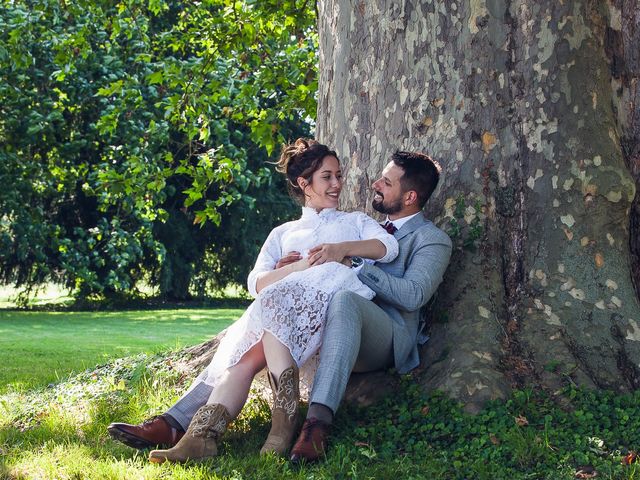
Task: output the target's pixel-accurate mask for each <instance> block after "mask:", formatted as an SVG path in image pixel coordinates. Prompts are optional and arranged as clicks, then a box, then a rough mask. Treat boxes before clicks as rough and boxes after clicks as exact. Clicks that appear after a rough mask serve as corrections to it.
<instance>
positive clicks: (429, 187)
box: [391, 151, 442, 208]
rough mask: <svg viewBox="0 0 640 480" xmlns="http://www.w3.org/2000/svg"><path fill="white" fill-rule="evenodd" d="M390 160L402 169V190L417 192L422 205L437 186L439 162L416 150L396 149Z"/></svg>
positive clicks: (419, 202)
mask: <svg viewBox="0 0 640 480" xmlns="http://www.w3.org/2000/svg"><path fill="white" fill-rule="evenodd" d="M391 160H392V161H393V163H395V164H396V165H397V166H399V167H400V168H402V170H403V171H404V174H403V175H402V177H401V178H400V186H401V187H402V190H403V191H404V192H406V191H409V190H414V191H415V192H416V193H417V194H418V204H419V205H420V208H422V207H424V204H425V203H427V200H429V197H431V194H432V193H433V191H434V190H435V189H436V187H437V186H438V181H439V180H440V172H441V171H442V168H441V167H440V164H439V163H438V162H436V161H435V160H434V159H432V158H431V157H430V156H429V155H425V154H424V153H418V152H402V151H397V152H396V153H394V154H393V155H392V156H391Z"/></svg>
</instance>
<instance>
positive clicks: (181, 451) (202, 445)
mask: <svg viewBox="0 0 640 480" xmlns="http://www.w3.org/2000/svg"><path fill="white" fill-rule="evenodd" d="M231 420H232V418H231V416H230V415H229V412H227V409H226V408H225V407H224V405H221V404H219V403H214V404H213V405H205V406H204V407H200V409H199V410H198V411H197V412H196V414H195V415H194V416H193V420H191V423H190V424H189V428H188V429H187V432H186V433H185V434H184V437H182V438H181V439H180V441H179V442H178V443H177V444H176V446H175V447H173V448H170V449H168V450H153V451H151V453H149V461H151V462H153V463H163V462H165V461H169V462H180V463H182V462H186V461H187V460H194V461H200V460H207V459H209V458H211V457H215V456H216V455H217V454H218V442H219V441H220V437H221V436H222V434H223V433H224V432H225V431H226V430H227V425H229V422H230V421H231Z"/></svg>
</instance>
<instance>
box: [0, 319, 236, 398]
mask: <svg viewBox="0 0 640 480" xmlns="http://www.w3.org/2000/svg"><path fill="white" fill-rule="evenodd" d="M241 314H242V309H197V310H146V311H125V312H23V311H7V310H5V311H0V362H1V365H2V368H0V393H1V392H3V391H7V390H8V389H17V390H24V389H28V388H32V387H36V386H43V385H47V384H48V383H53V382H57V381H59V380H60V379H63V378H66V377H67V376H68V375H69V374H70V373H72V372H78V371H81V370H84V369H86V368H89V367H92V366H94V365H97V364H100V363H104V362H106V361H108V360H110V359H114V358H118V357H124V356H128V355H132V354H136V353H142V352H144V353H154V352H159V351H164V350H169V349H177V348H180V347H183V346H186V345H192V344H196V343H200V342H202V341H205V340H207V339H209V338H211V337H212V336H214V335H215V334H217V333H218V332H220V331H221V330H222V329H224V328H225V327H227V326H228V325H229V324H230V323H231V322H232V321H233V320H235V319H236V318H238V317H239V316H240V315H241Z"/></svg>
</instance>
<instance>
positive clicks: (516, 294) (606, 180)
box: [316, 0, 640, 409]
mask: <svg viewBox="0 0 640 480" xmlns="http://www.w3.org/2000/svg"><path fill="white" fill-rule="evenodd" d="M318 8H319V32H320V87H319V88H320V91H319V98H318V100H319V106H318V127H317V135H316V136H317V138H319V139H320V140H321V141H323V142H324V143H327V144H329V145H331V146H334V147H335V148H337V150H338V152H339V153H340V154H341V155H342V157H343V163H344V167H345V169H346V178H347V183H346V189H345V191H344V193H343V200H344V204H345V205H344V206H346V207H352V208H358V209H362V208H366V209H367V210H368V211H371V210H370V206H369V199H370V195H369V186H370V183H371V181H372V180H374V179H375V178H376V176H377V175H378V174H379V172H380V171H381V170H382V167H383V166H384V164H386V162H387V161H388V160H389V157H390V154H391V153H392V152H393V151H394V150H396V149H402V150H419V151H424V152H427V153H429V154H431V155H432V156H433V157H434V158H436V159H437V160H439V161H440V162H441V164H442V166H443V170H444V175H443V177H442V181H441V185H440V187H439V188H438V190H437V191H436V193H435V195H434V197H433V198H432V199H431V201H430V202H429V204H428V207H427V213H428V215H429V216H430V217H431V218H432V219H433V220H434V221H435V222H436V223H437V224H438V225H440V226H441V227H442V228H443V229H444V230H445V231H448V232H449V234H450V235H451V237H452V240H453V241H454V244H455V248H454V254H453V257H452V262H451V266H450V268H449V270H448V273H447V276H446V279H445V282H444V283H443V285H442V286H441V288H440V292H439V296H438V302H437V303H436V309H435V312H434V316H433V321H432V326H431V330H432V332H431V333H432V339H431V340H430V342H429V343H428V344H427V348H426V349H425V351H424V369H425V374H424V379H425V380H424V381H425V385H426V386H427V387H428V388H438V389H443V390H445V391H447V392H448V393H450V394H451V395H452V396H454V397H456V398H459V399H461V400H463V401H465V402H466V403H467V405H468V407H469V408H470V409H475V408H477V407H478V406H479V405H481V404H482V403H483V402H484V401H485V400H487V399H490V398H496V397H503V396H504V395H506V394H507V393H508V391H509V389H510V388H512V387H514V386H522V385H524V384H534V385H536V386H540V387H543V388H547V389H549V390H550V391H552V392H553V391H556V390H557V388H558V387H560V386H561V385H564V384H565V383H566V382H567V381H572V382H575V383H576V384H579V385H586V386H591V387H598V388H608V389H614V390H616V391H621V392H624V391H628V390H631V389H635V388H637V387H638V385H639V384H640V383H639V382H640V375H639V374H640V370H639V363H640V343H639V342H640V315H639V313H640V311H639V308H638V301H637V298H636V293H635V291H634V287H633V283H632V280H631V275H630V271H631V268H630V267H631V258H632V255H631V253H630V248H629V246H630V242H629V220H630V210H631V207H632V202H633V200H634V196H635V191H636V189H635V182H634V177H633V176H632V174H631V172H633V173H634V174H637V172H639V171H640V155H639V152H640V147H639V146H638V145H639V143H638V128H639V123H640V122H639V121H638V119H639V116H640V115H639V114H638V111H639V110H638V106H637V105H636V104H635V95H636V94H637V93H638V82H637V78H638V65H639V54H638V13H637V10H638V9H639V8H640V7H638V4H637V2H633V1H628V0H615V1H613V0H612V1H609V2H606V1H599V0H592V1H588V0H573V1H562V0H561V1H558V0H541V1H533V0H520V1H516V0H514V1H505V0H460V1H451V2H444V1H428V0H423V1H417V0H411V1H400V2H396V1H391V0H387V1H385V0H370V1H366V2H365V1H348V0H320V1H319V5H318ZM625 161H626V162H627V163H628V166H629V168H628V167H627V165H625ZM634 162H635V163H634ZM630 169H631V172H630ZM636 209H637V210H638V211H640V208H638V207H636ZM632 217H633V215H632ZM631 224H632V228H633V225H634V222H633V219H632V222H631ZM632 237H633V236H632ZM632 239H633V240H634V241H632V242H631V245H632V248H631V252H634V253H638V252H639V251H640V249H639V248H636V247H635V245H636V243H635V237H633V238H632Z"/></svg>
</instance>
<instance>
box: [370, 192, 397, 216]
mask: <svg viewBox="0 0 640 480" xmlns="http://www.w3.org/2000/svg"><path fill="white" fill-rule="evenodd" d="M376 193H378V194H380V193H379V192H376ZM371 206H372V207H373V209H374V210H375V211H377V212H380V213H384V214H386V215H393V214H394V213H398V212H399V211H400V210H402V199H400V198H398V199H396V201H395V202H393V203H390V204H386V203H384V197H382V200H379V201H376V200H374V201H373V202H371Z"/></svg>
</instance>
